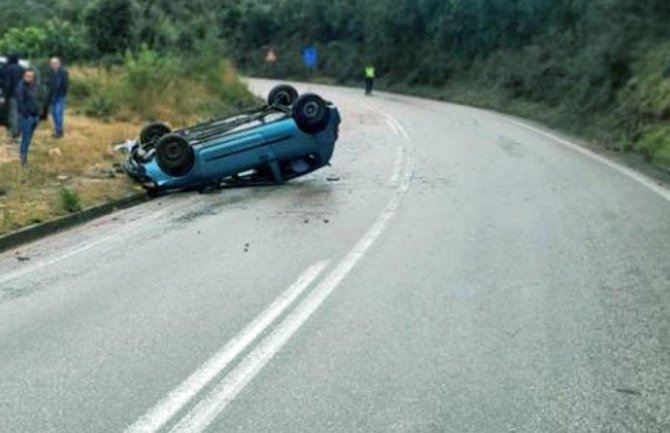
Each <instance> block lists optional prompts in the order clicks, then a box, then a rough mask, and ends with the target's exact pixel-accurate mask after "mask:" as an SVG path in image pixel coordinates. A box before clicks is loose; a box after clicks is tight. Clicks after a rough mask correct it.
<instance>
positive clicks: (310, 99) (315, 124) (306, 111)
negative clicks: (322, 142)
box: [293, 93, 330, 134]
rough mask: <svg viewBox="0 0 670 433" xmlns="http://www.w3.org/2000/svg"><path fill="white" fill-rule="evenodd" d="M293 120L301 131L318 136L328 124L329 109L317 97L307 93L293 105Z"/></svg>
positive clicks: (321, 99)
mask: <svg viewBox="0 0 670 433" xmlns="http://www.w3.org/2000/svg"><path fill="white" fill-rule="evenodd" d="M293 118H294V119H295V123H296V124H297V125H298V128H300V130H301V131H303V132H306V133H307V134H318V133H319V132H321V131H323V130H324V129H326V127H327V126H328V123H329V122H330V109H329V108H328V104H326V101H324V100H323V98H321V97H320V96H319V95H315V94H313V93H307V94H305V95H302V96H301V97H299V98H298V100H297V101H296V102H295V104H293Z"/></svg>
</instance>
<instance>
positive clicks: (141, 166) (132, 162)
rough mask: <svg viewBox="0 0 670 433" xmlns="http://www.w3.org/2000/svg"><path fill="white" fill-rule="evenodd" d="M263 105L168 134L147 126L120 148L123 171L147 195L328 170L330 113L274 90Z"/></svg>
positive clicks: (312, 100) (317, 101) (284, 88)
mask: <svg viewBox="0 0 670 433" xmlns="http://www.w3.org/2000/svg"><path fill="white" fill-rule="evenodd" d="M267 102H268V104H267V105H266V106H264V107H262V108H259V109H257V110H253V111H250V112H246V113H242V114H240V115H238V116H234V117H229V118H224V119H217V120H212V121H210V122H206V123H202V124H199V125H195V126H192V127H189V128H184V129H180V130H176V131H172V130H171V129H170V128H169V127H168V126H167V125H165V124H163V123H152V124H150V125H147V126H146V127H145V128H144V129H143V130H142V132H141V134H140V137H139V139H138V140H135V141H133V142H132V144H131V146H130V147H129V148H128V149H127V150H128V151H129V155H128V158H127V160H126V162H125V164H124V170H125V171H126V173H128V175H130V176H131V177H132V178H133V179H135V180H136V181H137V182H139V183H140V184H141V185H142V186H144V187H145V188H146V189H147V190H148V191H149V192H151V193H157V192H160V191H167V190H199V191H204V190H206V189H207V188H220V187H226V186H250V185H267V184H279V183H283V182H286V181H288V180H291V179H295V178H297V177H300V176H304V175H306V174H308V173H311V172H313V171H315V170H318V169H320V168H322V167H324V166H325V165H328V163H329V162H330V159H331V157H332V156H333V151H334V148H335V142H336V141H337V139H338V133H339V125H340V115H339V112H338V110H337V108H336V107H335V106H334V105H333V104H332V103H330V102H328V101H325V100H324V99H323V98H321V97H320V96H318V95H315V94H312V93H309V94H304V95H301V96H300V95H298V92H297V91H296V90H295V89H294V88H293V87H291V86H288V85H281V86H277V87H275V88H274V89H273V90H272V91H271V92H270V95H269V96H268V101H267Z"/></svg>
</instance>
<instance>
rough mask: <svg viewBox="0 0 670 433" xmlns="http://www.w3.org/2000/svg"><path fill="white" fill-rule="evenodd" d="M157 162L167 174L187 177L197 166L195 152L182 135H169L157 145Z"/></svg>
mask: <svg viewBox="0 0 670 433" xmlns="http://www.w3.org/2000/svg"><path fill="white" fill-rule="evenodd" d="M156 162H157V163H158V167H160V169H161V170H163V172H165V174H167V175H169V176H172V177H183V176H186V175H187V174H188V173H189V172H190V171H191V169H192V168H193V166H194V165H195V152H194V151H193V148H192V147H191V145H190V144H188V141H186V139H185V138H184V137H182V136H181V135H177V134H168V135H165V136H163V137H162V138H161V139H160V140H158V144H156Z"/></svg>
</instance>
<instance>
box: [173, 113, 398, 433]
mask: <svg viewBox="0 0 670 433" xmlns="http://www.w3.org/2000/svg"><path fill="white" fill-rule="evenodd" d="M389 117H390V116H389ZM395 125H396V127H398V128H400V131H402V135H403V136H407V135H406V132H405V131H404V128H403V127H402V125H400V124H399V123H398V122H397V121H395ZM401 179H402V181H401V183H400V184H399V185H398V187H397V189H396V190H395V192H394V194H393V197H392V198H391V200H390V201H389V203H388V204H387V205H386V207H385V208H384V210H383V211H382V213H381V214H380V215H379V217H378V218H377V220H376V221H375V223H374V224H373V225H372V227H370V229H369V230H368V231H367V233H366V234H365V235H364V236H363V238H361V240H360V241H359V242H358V243H357V244H356V245H355V246H354V248H353V249H352V250H351V251H350V252H349V253H348V254H347V255H346V256H345V257H344V259H342V261H341V262H339V264H338V265H337V266H336V267H335V268H334V269H333V271H332V272H331V273H330V274H329V275H328V276H327V277H326V278H325V279H324V280H323V281H322V282H321V284H319V285H318V286H317V288H316V289H314V290H313V291H312V292H311V293H310V294H309V295H308V296H307V297H306V298H305V299H304V300H303V301H302V302H301V303H300V304H299V305H298V306H297V307H296V308H295V310H293V311H292V312H291V313H290V314H289V315H288V316H287V317H286V319H284V320H283V321H282V322H281V323H280V324H279V325H278V326H277V327H276V328H275V329H274V330H273V331H272V333H271V334H270V335H268V336H267V337H265V338H264V339H263V340H262V341H261V342H260V343H259V344H258V345H257V346H256V348H255V349H254V350H253V351H252V352H251V353H249V354H248V355H247V356H246V357H245V358H244V359H243V360H242V361H241V362H240V364H239V365H238V366H237V367H235V368H234V369H233V370H232V371H231V372H230V373H229V374H228V375H226V376H225V377H224V378H223V379H222V380H221V381H220V382H219V383H218V384H217V385H216V387H215V388H214V389H213V390H212V391H211V392H210V393H209V394H208V395H207V396H206V397H205V398H204V399H203V400H201V401H200V402H199V403H198V404H197V405H196V406H195V407H194V408H193V409H192V410H191V411H189V412H188V413H187V414H186V415H185V416H184V417H183V418H182V419H181V420H180V421H179V422H178V423H177V424H176V425H175V426H174V427H173V428H172V429H171V430H170V432H171V433H200V432H203V431H204V430H205V429H206V428H207V427H208V426H209V425H210V424H211V423H212V422H213V421H214V420H215V419H216V417H217V416H218V415H219V414H220V413H221V412H222V411H223V410H224V409H225V408H226V407H227V406H228V404H229V403H230V402H231V401H233V400H234V399H235V397H236V396H237V395H238V394H239V393H240V391H242V390H243V389H244V387H245V386H246V385H247V384H248V383H249V382H250V381H251V380H252V379H253V378H254V377H255V376H256V375H257V374H258V373H259V372H260V371H261V370H262V369H263V367H264V366H265V365H266V364H267V363H268V362H269V361H270V360H271V359H272V358H273V357H274V356H275V355H276V354H277V352H279V350H281V348H282V347H283V346H284V345H285V344H286V343H287V342H288V341H289V340H290V339H291V337H292V336H293V335H294V334H295V333H296V332H297V331H298V330H299V329H300V328H301V327H302V325H304V324H305V322H306V321H307V320H308V319H309V318H310V317H311V316H312V315H313V314H314V312H315V311H316V310H317V309H318V308H319V307H320V306H321V305H322V304H323V302H324V301H325V300H326V299H328V297H329V296H330V294H331V293H333V291H334V290H335V289H336V288H337V287H338V286H339V284H340V283H341V282H342V280H344V278H345V277H346V276H347V275H348V274H349V273H350V272H351V270H352V269H353V268H354V267H355V266H356V264H357V263H358V262H359V261H360V260H361V259H362V258H363V256H365V254H366V253H367V252H368V250H369V249H370V248H371V247H372V245H373V244H374V243H375V241H376V240H377V239H378V238H379V237H380V236H381V234H382V233H383V232H384V231H385V229H386V227H387V225H388V223H389V221H390V220H391V218H393V216H394V215H395V213H396V212H397V210H398V208H399V206H400V203H401V202H402V199H403V197H404V196H405V194H406V192H407V190H408V189H409V185H410V179H411V165H410V162H409V159H406V160H405V163H404V164H403V167H402V175H401Z"/></svg>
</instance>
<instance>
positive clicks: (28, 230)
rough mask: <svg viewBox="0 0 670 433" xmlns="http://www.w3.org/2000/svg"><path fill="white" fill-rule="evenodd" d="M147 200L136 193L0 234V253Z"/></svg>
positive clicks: (143, 194) (146, 197)
mask: <svg viewBox="0 0 670 433" xmlns="http://www.w3.org/2000/svg"><path fill="white" fill-rule="evenodd" d="M148 200H149V197H148V196H147V194H146V193H136V194H132V195H129V196H128V197H125V198H122V199H120V200H115V201H112V202H108V203H103V204H100V205H97V206H92V207H90V208H88V209H84V210H83V211H81V212H77V213H74V214H71V215H66V216H63V217H60V218H57V219H55V220H52V221H48V222H45V223H40V224H35V225H32V226H29V227H25V228H23V229H20V230H17V231H15V232H11V233H8V234H6V235H2V236H0V253H2V252H5V251H7V250H9V249H11V248H14V247H17V246H20V245H23V244H26V243H28V242H32V241H36V240H38V239H42V238H45V237H47V236H50V235H53V234H55V233H58V232H61V231H64V230H67V229H69V228H72V227H75V226H78V225H81V224H84V223H87V222H90V221H93V220H95V219H97V218H100V217H102V216H105V215H109V214H111V213H113V212H115V211H117V210H121V209H127V208H130V207H133V206H137V205H139V204H142V203H144V202H146V201H148Z"/></svg>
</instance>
